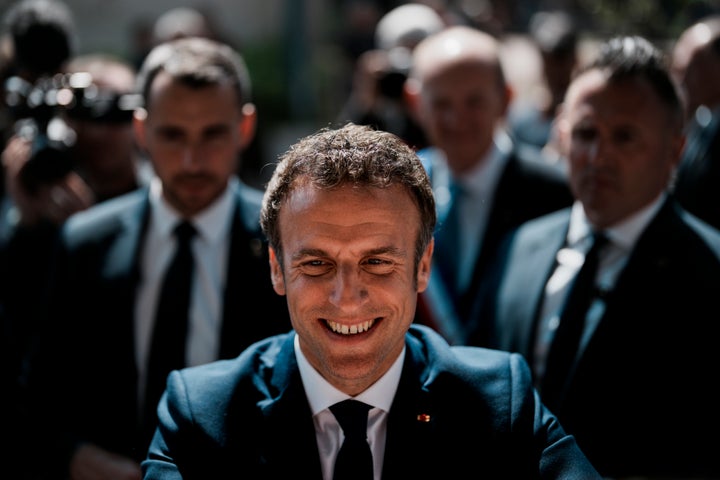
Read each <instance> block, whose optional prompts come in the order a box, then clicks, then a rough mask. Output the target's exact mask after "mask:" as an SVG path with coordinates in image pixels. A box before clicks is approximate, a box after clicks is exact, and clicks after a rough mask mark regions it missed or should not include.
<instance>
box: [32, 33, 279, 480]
mask: <svg viewBox="0 0 720 480" xmlns="http://www.w3.org/2000/svg"><path fill="white" fill-rule="evenodd" d="M138 90H139V93H140V94H141V96H142V98H143V105H144V106H143V108H140V109H138V110H137V111H136V112H135V118H134V128H135V135H136V139H137V141H138V144H139V146H140V147H141V148H142V149H144V150H145V152H146V153H147V155H148V158H149V159H150V161H151V163H152V166H153V169H154V172H155V175H156V176H155V178H153V179H152V180H151V184H150V186H149V188H147V189H142V190H139V191H136V192H134V193H130V194H127V195H123V196H120V197H118V198H115V199H112V200H108V201H106V202H104V203H102V204H99V205H97V206H95V207H93V208H90V209H88V210H86V211H84V212H81V213H79V214H77V215H74V216H72V217H70V219H68V221H67V222H66V224H65V225H64V227H63V230H62V232H61V241H60V245H59V251H58V254H57V257H56V264H55V269H54V274H53V280H52V282H51V285H50V287H51V288H50V293H49V296H50V299H49V302H48V308H47V310H48V314H47V324H46V325H45V327H44V328H45V331H44V332H43V335H42V339H41V343H40V344H39V346H38V348H37V351H36V352H35V355H34V356H33V361H32V363H31V371H30V392H31V394H32V398H33V400H34V402H33V408H34V410H33V415H35V416H36V417H37V426H38V431H37V433H36V435H40V436H42V438H44V441H45V442H47V444H48V445H49V448H48V449H49V453H50V455H49V458H48V459H47V461H46V462H43V463H44V464H46V465H47V466H48V467H49V468H50V470H51V475H55V476H54V477H53V478H65V477H67V476H68V475H69V478H102V479H111V478H140V460H141V459H142V458H144V457H145V454H146V452H147V445H148V444H149V441H150V437H151V436H152V432H153V431H154V429H155V423H156V417H155V407H156V405H157V403H156V402H157V398H154V399H153V398H151V397H148V398H147V399H146V398H145V394H146V393H148V392H151V391H152V390H153V388H156V389H159V390H160V391H162V389H163V388H164V386H165V378H166V374H167V372H166V373H164V374H163V373H161V374H160V376H159V377H158V379H157V380H152V376H151V375H152V372H153V371H154V370H153V368H152V362H151V359H152V358H154V356H155V354H156V352H160V351H163V350H162V349H164V348H165V347H169V346H170V342H171V338H172V337H173V336H174V333H175V332H180V331H183V330H187V332H188V333H187V337H186V338H184V339H180V340H179V342H178V344H179V347H178V348H182V349H183V350H184V353H183V354H182V358H181V359H180V361H179V364H176V365H175V366H174V367H172V368H180V367H183V366H188V365H198V364H202V363H207V362H210V361H213V360H216V359H218V358H229V357H234V356H236V355H238V354H239V353H240V352H241V351H242V350H243V349H244V348H245V347H247V346H248V345H250V344H251V343H252V342H254V341H257V340H259V339H261V338H264V337H266V336H268V335H270V334H275V333H279V332H286V331H288V330H289V329H290V323H289V319H288V312H287V304H286V302H285V300H284V299H283V298H282V297H279V296H278V295H276V294H275V292H274V291H273V289H272V285H271V283H270V281H269V259H268V255H267V248H266V246H265V240H264V237H263V234H262V232H261V230H260V224H259V212H260V205H261V200H262V192H261V191H258V190H255V189H253V188H251V187H249V186H247V185H245V184H243V183H242V182H241V181H240V180H239V179H238V178H237V177H236V174H235V172H237V166H238V165H237V163H238V159H239V155H240V152H241V151H242V150H243V149H244V148H245V147H246V146H247V145H248V143H249V142H250V141H251V140H252V137H253V134H254V127H255V118H256V117H255V110H254V107H253V105H252V103H250V84H249V77H248V73H247V71H246V68H245V65H244V63H243V60H242V58H241V57H240V56H239V55H238V54H237V53H236V52H234V51H233V50H232V49H231V48H230V47H228V46H226V45H222V44H219V43H216V42H213V41H212V40H208V39H202V38H189V39H182V40H177V41H173V42H171V43H166V44H162V45H159V46H158V47H156V48H155V49H153V51H152V52H151V53H150V54H149V55H148V57H147V58H146V60H145V62H144V64H143V66H142V68H141V70H140V71H139V73H138ZM182 221H186V222H190V224H191V225H192V226H193V229H194V230H195V235H194V238H193V239H192V240H191V244H190V249H191V255H192V256H193V257H194V261H193V262H192V264H193V265H194V274H193V275H192V276H191V277H190V281H191V284H190V285H189V286H188V288H189V290H188V292H189V293H185V294H180V293H176V294H175V297H176V298H174V299H172V300H173V302H174V303H176V304H177V303H180V302H182V301H187V302H188V303H189V306H188V307H187V308H186V310H185V312H182V313H180V312H177V313H175V314H174V316H175V317H176V318H170V319H169V320H170V321H171V322H174V325H170V326H171V329H170V330H168V331H167V332H165V333H158V328H159V325H160V322H159V319H158V320H157V321H156V320H155V312H156V310H159V304H161V303H162V302H161V298H160V297H161V295H160V292H161V284H162V281H163V275H164V272H165V271H166V268H167V266H168V264H169V263H170V261H171V257H172V255H173V252H174V251H175V249H176V244H178V243H180V242H181V241H180V240H176V239H175V238H174V237H173V234H172V231H173V228H174V225H175V224H176V223H182ZM176 276H180V275H179V274H176ZM183 315H185V316H186V317H187V319H183V318H181V317H182V316H183ZM166 355H169V354H165V353H163V355H161V357H163V356H166ZM36 438H37V437H36Z"/></svg>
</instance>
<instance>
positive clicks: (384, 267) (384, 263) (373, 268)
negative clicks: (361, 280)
mask: <svg viewBox="0 0 720 480" xmlns="http://www.w3.org/2000/svg"><path fill="white" fill-rule="evenodd" d="M394 267H395V263H394V262H391V261H388V260H383V259H381V258H369V259H367V260H366V261H365V268H366V270H367V271H369V272H370V273H374V274H377V275H384V274H387V273H390V272H391V271H392V270H393V268H394Z"/></svg>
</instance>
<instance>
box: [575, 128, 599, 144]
mask: <svg viewBox="0 0 720 480" xmlns="http://www.w3.org/2000/svg"><path fill="white" fill-rule="evenodd" d="M572 136H573V138H574V139H575V140H579V141H581V142H589V141H591V140H593V139H594V138H595V136H596V135H595V130H594V129H592V128H576V129H575V130H573V132H572Z"/></svg>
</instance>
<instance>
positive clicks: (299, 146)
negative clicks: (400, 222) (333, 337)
mask: <svg viewBox="0 0 720 480" xmlns="http://www.w3.org/2000/svg"><path fill="white" fill-rule="evenodd" d="M307 184H311V185H313V186H315V187H317V188H322V189H332V188H335V187H338V186H340V185H345V184H352V185H355V186H361V187H374V188H388V187H391V186H393V185H402V186H403V187H405V188H406V189H407V190H408V192H409V193H410V195H411V197H412V198H413V201H414V203H415V205H417V207H418V210H419V213H420V231H419V234H418V238H417V241H416V244H415V257H416V258H415V260H416V267H417V265H418V263H419V261H420V258H421V257H422V253H423V252H424V251H425V248H426V247H427V245H428V244H429V242H430V240H431V238H432V235H433V229H434V228H435V221H436V217H435V200H434V198H433V193H432V188H431V186H430V180H429V179H428V176H427V172H426V171H425V169H424V167H423V165H422V163H421V162H420V159H419V158H418V156H417V155H416V154H415V152H414V151H413V150H412V149H411V148H410V147H408V145H407V144H406V143H405V142H403V141H402V140H401V139H400V138H399V137H397V136H396V135H393V134H391V133H388V132H384V131H380V130H374V129H373V128H371V127H369V126H361V125H354V124H352V123H348V124H346V125H345V126H343V127H341V128H338V129H330V128H324V129H321V130H320V131H318V132H317V133H315V134H312V135H309V136H307V137H305V138H303V139H301V140H300V141H299V142H297V143H296V144H295V145H293V146H291V147H290V149H289V150H288V151H287V152H285V153H284V154H283V155H282V156H281V157H280V161H279V163H278V164H277V166H276V167H275V171H274V172H273V175H272V178H271V179H270V182H269V183H268V185H267V188H266V190H265V196H264V197H263V204H262V211H261V213H260V224H261V226H262V229H263V232H265V235H266V236H267V237H268V240H269V242H270V245H271V246H272V247H273V249H274V250H275V252H276V254H277V255H278V258H282V239H281V238H280V230H279V227H278V217H279V215H280V209H281V208H282V206H283V204H284V203H285V201H286V200H287V198H288V197H289V196H290V194H291V193H292V191H293V190H294V189H295V188H296V187H298V186H299V185H307Z"/></svg>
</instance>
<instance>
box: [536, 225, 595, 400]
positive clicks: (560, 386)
mask: <svg viewBox="0 0 720 480" xmlns="http://www.w3.org/2000/svg"><path fill="white" fill-rule="evenodd" d="M607 240H608V239H607V237H606V236H605V235H604V234H603V233H602V232H600V233H594V234H593V244H592V246H591V247H590V250H589V251H588V253H587V255H586V256H585V261H584V262H583V265H582V267H581V268H580V271H579V272H578V273H577V275H576V276H575V280H574V281H573V283H572V286H571V287H570V291H569V292H568V296H567V298H566V300H565V306H564V307H563V310H562V313H561V315H560V323H559V325H558V328H557V331H556V332H555V337H554V338H553V341H552V343H551V345H550V351H549V352H548V357H547V361H546V363H545V373H544V375H543V378H542V382H541V388H540V392H541V394H542V397H543V402H544V403H545V405H547V406H548V407H550V408H551V409H553V408H557V407H558V406H559V405H558V402H559V398H560V397H561V396H562V394H563V392H564V388H565V384H566V382H567V380H568V376H569V374H570V371H571V369H572V365H573V364H574V362H575V356H576V354H577V351H578V346H579V344H580V338H581V336H582V333H583V330H584V328H585V317H586V316H587V311H588V308H590V303H591V302H592V300H593V299H594V298H595V297H596V295H597V289H596V286H595V277H596V274H597V269H598V263H599V257H600V255H599V253H600V250H601V249H602V248H603V247H604V246H605V245H606V244H607Z"/></svg>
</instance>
